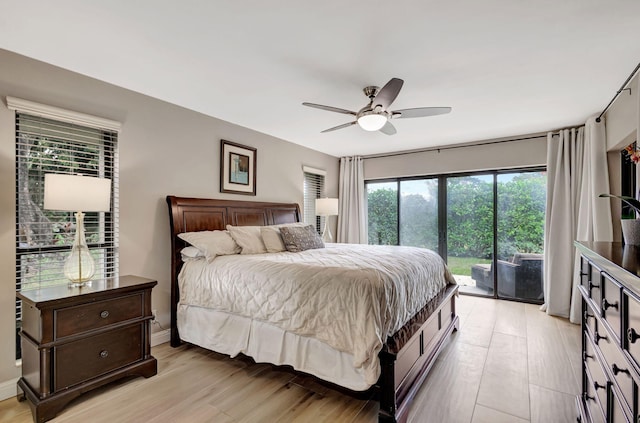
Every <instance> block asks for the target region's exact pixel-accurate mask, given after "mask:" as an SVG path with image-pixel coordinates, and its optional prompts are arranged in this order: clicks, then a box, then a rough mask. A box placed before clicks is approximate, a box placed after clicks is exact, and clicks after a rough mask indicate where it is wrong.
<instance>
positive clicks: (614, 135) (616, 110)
mask: <svg viewBox="0 0 640 423" xmlns="http://www.w3.org/2000/svg"><path fill="white" fill-rule="evenodd" d="M639 80H640V74H638V75H636V76H635V78H633V79H632V80H631V82H629V85H628V87H629V88H631V92H629V91H623V92H621V93H620V95H619V96H618V98H616V100H615V101H614V102H613V104H612V105H611V107H609V110H608V111H607V113H606V114H605V115H604V117H605V125H606V128H607V147H608V150H609V151H611V150H617V151H619V150H622V149H623V148H624V147H626V146H627V145H629V144H631V143H632V142H634V141H635V140H636V127H637V126H638V90H639V89H640V81H639ZM622 82H623V81H620V83H621V84H622ZM613 94H615V93H611V95H612V96H613Z"/></svg>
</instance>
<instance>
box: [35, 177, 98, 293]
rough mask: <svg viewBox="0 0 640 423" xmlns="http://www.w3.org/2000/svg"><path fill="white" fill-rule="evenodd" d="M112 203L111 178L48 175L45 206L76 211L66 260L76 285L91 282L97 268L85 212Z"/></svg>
mask: <svg viewBox="0 0 640 423" xmlns="http://www.w3.org/2000/svg"><path fill="white" fill-rule="evenodd" d="M110 203H111V180H110V179H105V178H94V177H90V176H80V175H64V174H53V173H49V174H46V175H44V208H45V209H47V210H60V211H72V212H76V213H75V217H76V233H75V237H74V240H73V245H72V246H71V253H70V254H69V257H67V259H66V260H65V262H64V275H65V276H66V277H67V278H68V279H69V281H70V284H69V285H70V286H72V287H78V286H84V285H87V284H88V283H90V282H89V281H90V280H91V278H92V277H93V275H94V274H95V268H96V266H95V262H94V260H93V257H92V256H91V252H90V251H89V248H88V247H87V241H86V240H85V237H84V213H83V212H108V211H109V209H110V208H109V206H110Z"/></svg>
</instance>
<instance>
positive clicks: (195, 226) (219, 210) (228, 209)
mask: <svg viewBox="0 0 640 423" xmlns="http://www.w3.org/2000/svg"><path fill="white" fill-rule="evenodd" d="M167 204H168V205H169V223H170V225H171V345H172V346H174V347H177V346H178V345H180V336H179V334H178V328H177V325H176V323H177V322H176V319H177V310H178V301H179V299H180V295H179V292H178V273H179V272H180V268H181V267H182V258H181V256H180V250H182V249H183V248H184V247H186V246H187V244H186V243H185V242H184V241H183V240H181V239H180V238H178V234H181V233H183V232H197V231H215V230H224V229H226V227H227V225H234V226H268V225H278V224H281V223H293V222H300V207H299V206H298V204H296V203H264V202H256V201H234V200H216V199H206V198H184V197H175V196H173V195H168V196H167Z"/></svg>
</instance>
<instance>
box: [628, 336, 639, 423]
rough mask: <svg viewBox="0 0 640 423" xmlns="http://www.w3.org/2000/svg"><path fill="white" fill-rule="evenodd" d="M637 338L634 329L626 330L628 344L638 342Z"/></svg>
mask: <svg viewBox="0 0 640 423" xmlns="http://www.w3.org/2000/svg"><path fill="white" fill-rule="evenodd" d="M638 338H640V335H638V332H636V330H635V329H634V328H629V329H627V339H628V340H629V342H631V343H632V344H634V343H635V342H636V341H637V340H638ZM639 417H640V416H639ZM638 423H640V420H638Z"/></svg>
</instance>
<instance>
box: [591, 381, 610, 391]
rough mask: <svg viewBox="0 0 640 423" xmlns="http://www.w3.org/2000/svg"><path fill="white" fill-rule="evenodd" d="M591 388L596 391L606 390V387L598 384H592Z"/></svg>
mask: <svg viewBox="0 0 640 423" xmlns="http://www.w3.org/2000/svg"><path fill="white" fill-rule="evenodd" d="M593 387H594V388H596V391H597V390H598V389H607V387H606V385H600V384H599V383H598V382H593Z"/></svg>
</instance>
